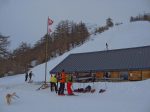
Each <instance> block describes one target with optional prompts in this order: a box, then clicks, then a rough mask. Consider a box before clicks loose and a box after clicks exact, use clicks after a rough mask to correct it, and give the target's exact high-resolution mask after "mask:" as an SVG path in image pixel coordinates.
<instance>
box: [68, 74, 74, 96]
mask: <svg viewBox="0 0 150 112" xmlns="http://www.w3.org/2000/svg"><path fill="white" fill-rule="evenodd" d="M67 78H68V79H67V92H68V95H74V93H73V91H72V81H73V77H72V75H68V77H67Z"/></svg>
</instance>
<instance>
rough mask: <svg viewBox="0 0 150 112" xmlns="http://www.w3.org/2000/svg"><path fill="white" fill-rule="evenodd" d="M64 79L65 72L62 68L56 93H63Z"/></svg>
mask: <svg viewBox="0 0 150 112" xmlns="http://www.w3.org/2000/svg"><path fill="white" fill-rule="evenodd" d="M65 81H66V74H65V71H64V70H62V72H61V77H60V80H59V82H60V87H59V91H58V95H65V94H64V89H65Z"/></svg>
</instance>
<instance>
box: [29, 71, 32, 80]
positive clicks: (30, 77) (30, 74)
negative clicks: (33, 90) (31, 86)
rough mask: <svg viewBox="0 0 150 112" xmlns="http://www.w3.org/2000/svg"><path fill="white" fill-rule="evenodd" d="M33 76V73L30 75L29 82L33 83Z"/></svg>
mask: <svg viewBox="0 0 150 112" xmlns="http://www.w3.org/2000/svg"><path fill="white" fill-rule="evenodd" d="M32 76H33V73H32V71H31V72H30V73H29V82H32Z"/></svg>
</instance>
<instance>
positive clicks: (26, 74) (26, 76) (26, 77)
mask: <svg viewBox="0 0 150 112" xmlns="http://www.w3.org/2000/svg"><path fill="white" fill-rule="evenodd" d="M27 80H28V72H26V73H25V82H26V81H27Z"/></svg>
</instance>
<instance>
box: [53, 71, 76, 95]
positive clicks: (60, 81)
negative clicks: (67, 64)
mask: <svg viewBox="0 0 150 112" xmlns="http://www.w3.org/2000/svg"><path fill="white" fill-rule="evenodd" d="M72 81H73V78H72V76H71V75H66V73H65V71H64V70H62V72H61V73H58V74H55V75H54V74H53V75H51V77H50V85H51V87H50V89H51V91H54V90H55V92H56V93H58V95H65V94H64V90H65V84H66V83H67V86H66V87H67V92H68V95H74V94H73V91H72ZM58 85H59V87H58Z"/></svg>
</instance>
